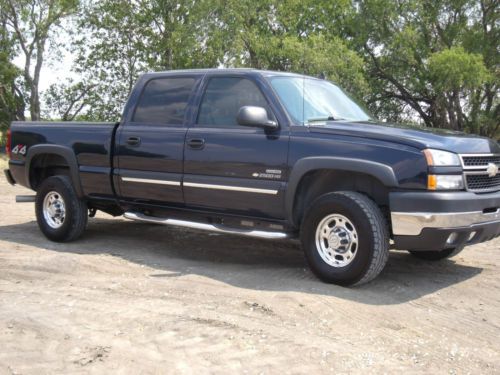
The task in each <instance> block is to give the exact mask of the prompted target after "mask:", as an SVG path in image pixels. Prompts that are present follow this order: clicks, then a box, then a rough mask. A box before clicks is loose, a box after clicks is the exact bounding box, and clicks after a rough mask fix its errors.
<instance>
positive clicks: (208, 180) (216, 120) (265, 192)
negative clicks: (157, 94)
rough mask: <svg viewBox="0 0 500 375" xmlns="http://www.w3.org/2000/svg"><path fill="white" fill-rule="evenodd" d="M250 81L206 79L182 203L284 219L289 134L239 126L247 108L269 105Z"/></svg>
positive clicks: (187, 155)
mask: <svg viewBox="0 0 500 375" xmlns="http://www.w3.org/2000/svg"><path fill="white" fill-rule="evenodd" d="M259 85H262V83H259V82H258V81H254V80H253V79H252V78H251V77H249V76H220V75H214V76H209V77H206V79H205V83H204V89H203V94H202V96H201V99H200V104H199V107H198V111H197V114H196V116H193V123H192V124H191V125H190V128H189V129H188V133H187V135H186V144H185V151H184V178H183V188H184V199H185V202H186V205H188V206H189V207H193V208H203V209H209V210H217V211H222V212H224V213H237V214H241V215H246V216H256V217H268V218H283V217H284V203H283V202H284V189H285V181H286V178H287V167H286V165H287V152H288V141H289V134H288V129H287V128H286V129H283V128H281V127H280V128H278V129H276V130H272V131H269V130H265V129H263V128H259V127H246V126H240V125H238V123H237V121H236V115H237V113H238V111H239V109H240V108H241V107H243V106H258V107H264V108H265V109H266V110H267V112H268V117H269V118H270V119H274V113H273V111H272V108H271V106H270V103H269V102H268V100H267V99H266V97H265V96H264V95H263V93H262V91H261V89H260V88H259Z"/></svg>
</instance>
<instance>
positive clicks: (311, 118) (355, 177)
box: [5, 69, 500, 285]
mask: <svg viewBox="0 0 500 375" xmlns="http://www.w3.org/2000/svg"><path fill="white" fill-rule="evenodd" d="M8 148H9V155H10V161H9V169H8V170H6V171H5V174H6V177H7V179H8V181H9V182H10V183H12V184H19V185H22V186H26V187H28V188H30V189H32V190H34V191H36V196H28V198H26V196H24V198H23V197H20V200H23V199H24V200H29V201H34V202H35V212H36V217H37V222H38V225H39V227H40V230H41V232H42V233H43V234H44V235H45V236H46V237H47V238H49V239H50V240H53V241H71V240H75V239H77V238H78V237H79V236H80V235H81V234H82V233H83V232H84V229H85V226H86V224H87V221H88V217H93V216H94V214H95V212H96V210H100V211H104V212H106V213H109V214H111V215H114V216H118V215H124V216H125V217H126V218H128V219H132V220H139V221H144V222H151V223H159V224H166V225H174V226H181V227H189V228H197V229H202V230H211V231H215V232H221V233H232V234H239V235H245V236H253V237H260V238H267V239H275V240H278V239H285V238H300V240H301V243H302V247H303V249H304V253H305V257H306V259H307V262H308V264H309V266H310V268H311V270H312V271H313V272H314V274H316V275H317V276H318V277H319V278H320V279H321V280H323V281H325V282H329V283H335V284H339V285H354V284H362V283H366V282H368V281H370V280H372V279H373V278H375V277H376V276H377V275H378V274H379V273H380V272H381V271H382V269H383V268H384V266H385V264H386V262H387V259H388V253H389V249H390V248H396V249H400V250H408V251H409V252H410V253H411V254H413V255H414V256H416V257H418V258H421V259H425V260H439V259H444V258H447V257H451V256H453V255H455V254H457V253H458V252H460V251H461V250H462V249H463V248H464V247H465V246H466V245H470V244H476V243H479V242H484V241H488V240H491V239H493V238H495V237H497V236H499V235H500V173H499V165H500V147H499V145H498V143H497V142H495V141H493V140H491V139H488V138H483V137H479V136H475V135H466V134H461V133H456V132H450V131H437V130H432V131H431V130H429V129H425V128H419V127H416V128H414V127H408V126H397V125H391V124H385V123H381V122H377V121H376V120H374V119H373V118H372V117H371V116H370V115H369V114H368V113H367V112H366V110H364V109H363V107H362V106H360V105H359V104H357V103H356V102H355V101H354V100H353V99H351V98H350V97H349V96H348V95H346V94H345V93H344V92H343V91H342V90H341V89H340V88H339V87H338V86H336V85H334V84H333V83H331V82H328V81H327V80H324V79H319V78H313V77H308V76H303V75H298V74H292V73H286V72H271V71H259V70H250V69H205V70H184V71H169V72H158V73H148V74H144V75H142V76H141V77H140V79H139V80H138V82H137V84H136V85H135V87H134V89H133V91H132V92H131V94H130V97H129V99H128V102H127V104H126V105H125V108H124V111H123V116H122V118H121V121H120V122H117V123H85V122H73V123H67V122H66V123H62V122H51V123H47V122H13V123H12V125H11V128H10V130H9V135H8ZM30 197H31V198H30Z"/></svg>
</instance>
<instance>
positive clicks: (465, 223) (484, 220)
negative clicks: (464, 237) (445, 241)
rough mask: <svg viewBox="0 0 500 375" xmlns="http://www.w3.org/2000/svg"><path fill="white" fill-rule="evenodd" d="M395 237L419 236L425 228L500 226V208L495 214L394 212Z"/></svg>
mask: <svg viewBox="0 0 500 375" xmlns="http://www.w3.org/2000/svg"><path fill="white" fill-rule="evenodd" d="M391 221H392V232H393V234H394V235H395V236H418V235H419V234H420V233H422V230H424V229H425V228H447V229H448V228H463V227H469V226H473V225H478V224H494V223H498V224H499V225H500V208H499V209H497V210H496V211H494V212H486V213H484V212H483V211H471V212H446V213H436V212H392V213H391Z"/></svg>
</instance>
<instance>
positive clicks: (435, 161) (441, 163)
mask: <svg viewBox="0 0 500 375" xmlns="http://www.w3.org/2000/svg"><path fill="white" fill-rule="evenodd" d="M424 155H425V159H426V160H427V165H428V166H432V167H455V166H460V159H459V157H458V155H457V154H454V153H453V152H448V151H441V150H433V149H430V148H428V149H425V150H424Z"/></svg>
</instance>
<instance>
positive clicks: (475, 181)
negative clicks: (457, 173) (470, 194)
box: [465, 174, 500, 192]
mask: <svg viewBox="0 0 500 375" xmlns="http://www.w3.org/2000/svg"><path fill="white" fill-rule="evenodd" d="M465 178H466V182H467V188H468V189H469V190H470V191H477V192H487V191H497V190H500V174H497V175H496V176H495V177H489V176H488V175H487V174H466V175H465Z"/></svg>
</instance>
